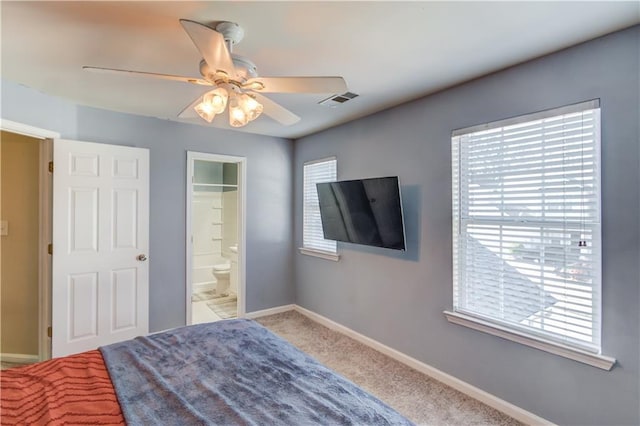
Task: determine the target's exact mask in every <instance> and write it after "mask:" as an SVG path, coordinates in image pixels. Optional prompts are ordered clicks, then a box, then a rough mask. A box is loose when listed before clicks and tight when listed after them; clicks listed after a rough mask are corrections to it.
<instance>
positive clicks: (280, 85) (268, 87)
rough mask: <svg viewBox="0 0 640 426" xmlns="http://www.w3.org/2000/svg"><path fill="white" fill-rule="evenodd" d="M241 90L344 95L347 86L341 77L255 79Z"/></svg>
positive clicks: (245, 84) (249, 81) (248, 81)
mask: <svg viewBox="0 0 640 426" xmlns="http://www.w3.org/2000/svg"><path fill="white" fill-rule="evenodd" d="M242 87H243V88H246V89H250V90H254V91H256V92H260V93H344V92H346V91H347V84H346V83H345V81H344V78H342V77H256V78H251V79H249V80H247V82H246V83H244V84H243V85H242Z"/></svg>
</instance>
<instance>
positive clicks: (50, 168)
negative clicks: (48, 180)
mask: <svg viewBox="0 0 640 426" xmlns="http://www.w3.org/2000/svg"><path fill="white" fill-rule="evenodd" d="M49 173H53V161H49Z"/></svg>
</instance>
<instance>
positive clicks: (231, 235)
mask: <svg viewBox="0 0 640 426" xmlns="http://www.w3.org/2000/svg"><path fill="white" fill-rule="evenodd" d="M236 244H238V191H237V190H235V189H231V188H227V189H225V191H224V192H222V255H223V256H224V257H227V258H228V257H229V247H231V246H232V245H236Z"/></svg>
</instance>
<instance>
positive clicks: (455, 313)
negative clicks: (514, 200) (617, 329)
mask: <svg viewBox="0 0 640 426" xmlns="http://www.w3.org/2000/svg"><path fill="white" fill-rule="evenodd" d="M591 109H595V110H597V113H596V115H595V126H596V130H595V131H594V133H595V137H596V141H595V142H594V144H595V150H596V151H595V161H596V162H597V171H596V174H597V175H596V179H597V185H596V191H597V192H596V197H597V205H598V207H599V209H598V210H599V212H598V218H597V229H596V231H595V233H596V234H597V238H598V242H599V243H600V247H598V250H597V255H598V256H597V258H596V259H595V260H594V267H595V268H597V272H596V279H597V280H598V285H599V289H598V293H597V295H596V297H597V300H596V301H597V303H598V304H599V305H598V308H597V309H598V310H599V311H598V314H599V316H598V317H597V321H598V322H597V324H596V326H597V327H599V328H600V329H601V328H602V318H603V315H602V305H601V300H602V283H601V274H600V272H599V271H600V266H601V261H602V257H601V251H600V249H601V238H600V236H601V229H602V223H601V221H600V212H601V210H602V209H601V193H602V185H601V168H600V149H601V148H600V147H601V129H600V102H599V100H592V101H587V102H582V103H579V104H573V105H567V106H564V107H560V108H554V109H550V110H545V111H540V112H537V113H532V114H525V115H521V116H517V117H512V118H508V119H505V120H498V121H494V122H491V123H486V124H481V125H477V126H472V127H467V128H464V129H458V130H454V131H453V132H452V135H451V143H452V163H451V164H452V208H453V211H452V213H453V214H452V222H453V223H452V231H453V233H452V238H453V241H452V242H453V245H452V249H453V251H452V256H453V257H452V261H453V263H452V266H453V269H452V272H453V276H452V278H453V284H454V285H453V304H452V309H451V310H450V311H448V310H447V311H444V314H445V316H446V318H447V320H448V321H449V322H451V323H454V324H458V325H462V326H465V327H469V328H472V329H475V330H478V331H483V332H485V333H489V334H492V335H495V336H499V337H502V338H505V339H508V340H512V341H515V342H518V343H521V344H525V345H527V346H531V347H535V348H537V349H541V350H543V351H546V352H550V353H554V354H557V355H561V356H564V357H567V358H570V359H574V360H576V361H579V362H583V363H586V364H589V365H593V366H596V367H598V368H602V369H605V370H609V369H611V368H612V367H613V365H614V363H615V362H616V361H615V359H614V358H611V357H608V356H604V355H602V354H601V347H600V346H598V348H597V350H590V348H588V347H586V346H589V345H587V344H585V345H584V346H581V345H573V344H571V342H569V343H564V342H561V341H558V340H555V339H554V338H553V337H552V336H550V335H547V336H545V335H544V334H545V333H544V332H541V333H536V332H534V331H529V330H526V329H523V328H520V327H517V326H513V325H510V324H509V323H506V322H504V321H503V320H500V319H499V318H492V317H491V316H487V317H484V316H483V315H482V314H480V313H475V312H469V311H468V310H465V309H458V307H457V297H458V295H459V293H458V288H457V286H458V285H459V284H460V280H461V279H462V277H463V276H464V275H465V269H464V265H462V263H463V260H462V259H460V257H461V256H462V255H463V254H464V250H463V249H461V248H460V247H458V253H456V252H455V249H456V247H457V240H458V238H461V237H459V236H458V233H459V232H464V231H463V230H462V227H461V223H462V222H463V221H468V220H469V219H463V218H462V215H461V213H460V208H459V206H461V205H462V204H461V203H462V202H463V201H464V200H462V198H461V197H462V189H461V185H460V181H461V175H462V173H463V171H462V170H461V168H460V165H459V164H454V162H455V160H456V156H457V157H458V159H459V158H460V155H461V154H460V153H459V151H457V150H459V147H457V146H455V145H454V144H455V143H459V141H460V138H461V137H462V136H464V135H471V134H474V133H476V132H481V131H484V130H490V129H497V128H504V127H508V126H512V125H517V124H523V123H528V122H534V121H536V120H540V119H546V118H551V117H556V116H562V115H565V114H570V113H576V112H581V111H586V110H591ZM456 189H457V192H456ZM456 212H458V214H460V216H458V217H455V214H456ZM532 221H536V219H533V220H532ZM537 222H540V221H537ZM465 223H466V222H465ZM497 223H501V224H502V225H501V226H506V225H509V222H508V221H497ZM545 223H546V222H545ZM545 226H546V225H545ZM541 229H542V228H541ZM456 273H457V275H456ZM592 324H594V323H592ZM598 344H601V334H600V335H599V340H598Z"/></svg>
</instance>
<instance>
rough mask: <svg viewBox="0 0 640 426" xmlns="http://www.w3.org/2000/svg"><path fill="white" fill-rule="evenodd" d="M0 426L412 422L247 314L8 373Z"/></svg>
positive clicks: (0, 398)
mask: <svg viewBox="0 0 640 426" xmlns="http://www.w3.org/2000/svg"><path fill="white" fill-rule="evenodd" d="M0 386H1V391H2V392H1V393H0V402H1V405H0V421H1V423H2V424H129V425H149V424H166V425H191V424H203V425H229V424H233V425H236V424H239V425H245V424H246V425H280V424H282V425H306V424H329V425H334V424H335V425H338V424H340V425H342V424H351V425H409V424H412V423H411V422H410V421H409V420H407V419H406V418H404V417H403V416H401V415H400V414H399V413H397V412H396V411H394V410H393V409H392V408H390V407H389V406H387V405H386V404H384V403H383V402H381V401H380V400H378V399H377V398H375V397H374V396H372V395H370V394H368V393H367V392H365V391H364V390H362V389H360V388H359V387H358V386H356V385H355V384H353V383H351V382H350V381H348V380H346V379H345V378H343V377H341V376H339V375H338V374H336V373H335V372H333V371H331V370H329V369H328V368H326V367H324V366H323V365H321V364H320V363H318V362H317V361H315V360H314V359H313V358H311V357H309V356H308V355H306V354H305V353H303V352H301V351H299V350H298V349H296V348H295V347H293V346H292V345H291V344H289V343H288V342H286V341H284V340H283V339H281V338H280V337H278V336H276V335H275V334H273V333H271V332H270V331H269V330H267V329H266V328H265V327H263V326H262V325H260V324H258V323H257V322H255V321H252V320H248V319H235V320H225V321H219V322H216V323H209V324H199V325H193V326H187V327H180V328H177V329H174V330H170V331H166V332H162V333H158V334H153V335H149V336H144V337H137V338H135V339H133V340H128V341H125V342H120V343H116V344H113V345H109V346H104V347H101V348H100V349H99V350H94V351H89V352H84V353H82V354H77V355H72V356H68V357H63V358H58V359H53V360H49V361H45V362H41V363H38V364H34V365H30V366H25V367H19V368H13V369H9V370H5V371H3V372H2V373H1V375H0Z"/></svg>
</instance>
